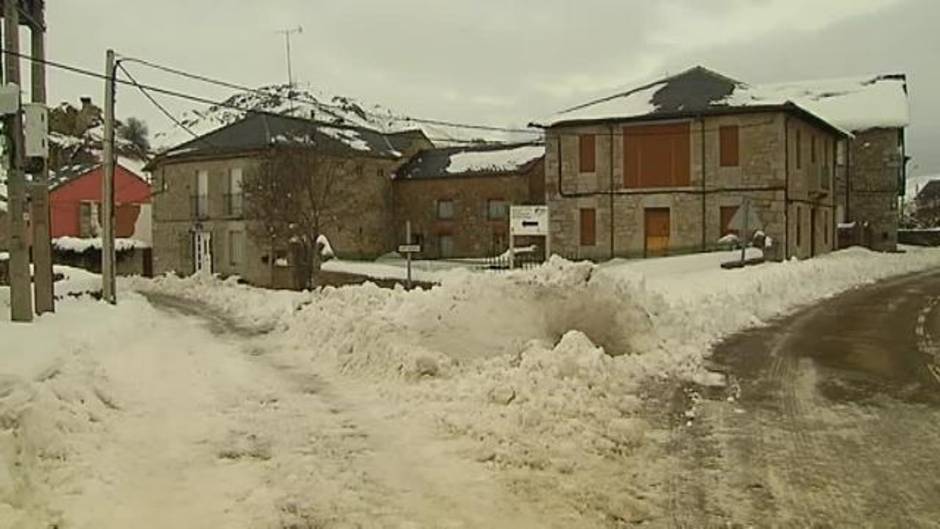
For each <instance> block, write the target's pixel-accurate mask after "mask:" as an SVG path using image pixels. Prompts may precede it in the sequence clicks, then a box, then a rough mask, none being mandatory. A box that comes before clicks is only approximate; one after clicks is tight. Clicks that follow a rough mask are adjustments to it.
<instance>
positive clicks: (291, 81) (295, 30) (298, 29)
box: [279, 26, 304, 114]
mask: <svg viewBox="0 0 940 529" xmlns="http://www.w3.org/2000/svg"><path fill="white" fill-rule="evenodd" d="M303 32H304V28H303V26H297V27H296V28H293V29H282V30H280V31H279V33H283V34H284V43H285V44H286V45H287V90H288V92H290V91H291V90H293V89H294V71H293V68H292V67H291V51H290V36H291V35H293V34H294V33H297V34H300V33H303ZM288 95H290V94H288ZM290 109H291V113H292V114H293V111H294V101H293V98H291V99H290Z"/></svg>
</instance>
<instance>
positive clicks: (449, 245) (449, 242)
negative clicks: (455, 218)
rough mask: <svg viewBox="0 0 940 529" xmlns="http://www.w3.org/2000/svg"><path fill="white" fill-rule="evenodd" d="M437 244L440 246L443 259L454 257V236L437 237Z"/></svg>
mask: <svg viewBox="0 0 940 529" xmlns="http://www.w3.org/2000/svg"><path fill="white" fill-rule="evenodd" d="M437 242H438V244H439V246H440V248H439V250H440V252H441V257H444V258H447V257H453V256H454V237H453V236H452V235H450V234H449V233H442V234H441V235H438V236H437Z"/></svg>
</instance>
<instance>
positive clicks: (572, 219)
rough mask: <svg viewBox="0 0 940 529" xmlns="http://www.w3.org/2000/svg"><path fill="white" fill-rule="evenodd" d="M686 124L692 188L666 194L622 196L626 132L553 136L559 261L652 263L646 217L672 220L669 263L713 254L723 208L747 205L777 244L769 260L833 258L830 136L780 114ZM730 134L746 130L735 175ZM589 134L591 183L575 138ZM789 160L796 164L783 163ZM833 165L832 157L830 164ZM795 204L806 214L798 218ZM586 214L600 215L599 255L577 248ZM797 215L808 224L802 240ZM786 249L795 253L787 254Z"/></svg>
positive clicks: (617, 128)
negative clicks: (662, 211) (726, 152)
mask: <svg viewBox="0 0 940 529" xmlns="http://www.w3.org/2000/svg"><path fill="white" fill-rule="evenodd" d="M689 123H690V150H691V152H690V156H689V158H690V161H691V162H690V163H691V171H690V182H689V185H688V186H686V187H679V188H660V189H628V188H626V187H625V186H624V184H623V136H622V128H621V127H622V125H613V126H611V125H607V124H605V125H592V126H582V127H565V128H561V129H558V128H556V129H550V130H548V131H547V133H546V161H545V179H546V180H545V181H546V190H547V200H548V204H549V210H550V215H551V220H550V222H551V231H552V251H553V252H555V253H558V254H560V255H563V256H567V257H571V258H584V259H592V260H601V259H609V258H611V257H637V256H643V255H645V253H646V237H645V220H644V218H645V210H646V209H648V208H669V210H670V237H669V239H670V240H669V253H673V254H675V253H684V252H694V251H703V250H710V249H714V248H715V247H716V246H717V240H718V239H719V238H720V237H721V235H722V233H721V232H722V229H723V226H722V225H721V208H722V207H728V206H740V205H741V204H742V203H743V202H744V200H745V198H747V199H748V200H749V202H750V207H751V209H753V210H754V212H755V213H756V215H757V217H758V218H759V219H760V220H761V224H762V228H763V229H764V231H765V232H766V234H767V235H768V236H769V237H771V239H772V240H773V241H774V242H775V243H776V247H775V248H774V249H773V250H771V252H772V254H771V257H773V258H778V259H782V258H784V257H785V256H786V255H791V256H792V255H795V256H798V257H809V256H810V255H813V254H814V253H823V252H826V251H830V250H831V249H832V246H833V245H832V243H833V240H834V238H835V226H834V222H833V218H834V216H833V213H832V210H833V209H834V203H833V193H832V186H833V182H832V179H831V173H832V169H830V170H829V179H828V180H826V181H825V182H823V180H822V179H821V178H820V176H821V173H820V171H821V169H820V167H821V166H822V164H823V163H824V160H826V159H827V158H826V157H825V156H824V152H825V151H824V149H822V148H821V145H822V141H823V139H826V140H829V141H832V140H834V139H835V136H834V135H833V134H832V133H831V132H828V131H824V130H822V129H820V128H818V127H816V126H814V125H812V124H810V123H807V122H804V121H801V120H799V119H797V118H795V117H792V116H787V115H785V114H784V113H782V112H776V113H755V114H733V115H727V116H717V117H708V118H704V121H703V120H700V119H695V120H689ZM726 125H737V126H738V130H739V163H738V165H737V166H735V167H722V166H721V164H720V163H719V158H720V141H719V130H720V127H722V126H726ZM798 129H799V130H800V136H801V140H800V141H801V144H802V147H803V151H804V152H803V153H802V155H801V160H800V162H801V163H800V167H799V168H797V166H796V148H795V142H796V134H797V133H796V130H798ZM582 133H589V134H595V135H596V142H595V143H596V162H595V171H594V172H592V173H580V172H579V167H580V166H579V160H578V157H579V155H580V152H579V143H578V135H579V134H582ZM788 133H789V135H790V137H789V138H788ZM813 136H815V137H817V138H818V139H819V142H820V143H819V145H817V149H819V151H818V152H817V161H816V163H812V160H811V156H810V154H811V153H810V147H809V141H810V138H812V137H813ZM804 137H805V139H804ZM791 144H792V145H791ZM830 149H831V147H830ZM788 152H789V154H790V160H789V164H788V160H787V157H786V155H785V154H786V153H788ZM832 159H833V157H832V156H830V157H829V158H828V160H830V161H831V160H832ZM788 170H789V178H788ZM788 181H789V189H787V182H788ZM559 189H561V190H562V191H559ZM611 191H612V193H611ZM788 198H789V200H790V212H789V214H788V211H787V207H786V204H787V199H788ZM796 203H800V204H803V206H802V207H799V208H798V207H797V206H796V205H795V204H796ZM582 208H593V209H594V210H595V211H596V244H594V245H592V246H582V245H581V244H580V226H579V223H580V212H579V210H580V209H582ZM797 209H799V212H798V211H797ZM813 210H816V218H817V224H816V229H815V231H816V232H817V237H816V240H815V242H816V247H815V248H811V244H812V242H813V238H812V237H811V236H810V235H809V234H810V233H811V229H810V226H809V224H808V223H809V222H810V221H811V220H812V217H813V214H812V211H813ZM797 213H799V214H800V215H801V217H802V218H803V222H804V223H805V225H804V226H802V227H801V228H800V229H799V230H797V228H796V223H797V217H796V214H797ZM791 217H792V218H791ZM788 221H789V223H790V224H789V229H787V222H788ZM797 231H799V235H800V241H799V244H797V241H796V238H797V237H796V235H797ZM611 232H613V235H612V234H611ZM804 234H805V236H804ZM784 245H786V246H787V247H788V248H789V251H788V252H786V251H785V249H784Z"/></svg>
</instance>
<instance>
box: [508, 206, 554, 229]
mask: <svg viewBox="0 0 940 529" xmlns="http://www.w3.org/2000/svg"><path fill="white" fill-rule="evenodd" d="M509 231H510V232H511V233H512V234H513V235H534V236H546V235H548V206H512V207H511V208H510V209H509Z"/></svg>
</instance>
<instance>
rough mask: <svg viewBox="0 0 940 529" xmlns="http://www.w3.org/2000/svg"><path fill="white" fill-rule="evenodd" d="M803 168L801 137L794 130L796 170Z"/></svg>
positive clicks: (798, 131) (797, 131) (798, 132)
mask: <svg viewBox="0 0 940 529" xmlns="http://www.w3.org/2000/svg"><path fill="white" fill-rule="evenodd" d="M802 167H803V135H802V134H801V133H800V129H796V168H797V169H801V168H802Z"/></svg>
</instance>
